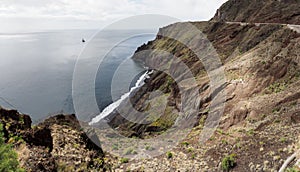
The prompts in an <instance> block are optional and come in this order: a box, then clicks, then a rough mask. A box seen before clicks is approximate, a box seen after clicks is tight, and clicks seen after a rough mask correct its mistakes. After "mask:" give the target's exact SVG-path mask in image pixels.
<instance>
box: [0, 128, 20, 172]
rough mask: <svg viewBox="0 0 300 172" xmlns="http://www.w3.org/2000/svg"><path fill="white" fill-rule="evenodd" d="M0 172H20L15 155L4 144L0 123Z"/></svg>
mask: <svg viewBox="0 0 300 172" xmlns="http://www.w3.org/2000/svg"><path fill="white" fill-rule="evenodd" d="M0 171H3V172H21V171H25V170H23V169H21V168H19V162H18V157H17V153H16V152H15V151H14V150H13V149H12V146H11V145H10V144H6V143H5V141H4V136H3V125H2V124H1V123H0Z"/></svg>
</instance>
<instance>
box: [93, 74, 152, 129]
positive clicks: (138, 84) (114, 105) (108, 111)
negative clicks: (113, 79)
mask: <svg viewBox="0 0 300 172" xmlns="http://www.w3.org/2000/svg"><path fill="white" fill-rule="evenodd" d="M146 70H147V71H146V72H145V73H144V74H143V75H142V76H140V77H139V79H138V80H137V81H136V83H135V86H133V87H132V88H130V91H129V92H127V93H125V94H123V95H122V96H121V97H120V99H118V100H117V101H115V102H113V103H111V104H110V105H108V106H107V107H106V108H104V109H103V110H102V112H101V113H100V114H99V115H97V116H96V117H94V118H92V120H91V121H90V122H89V125H93V124H96V123H98V122H99V121H101V120H102V119H104V118H105V117H107V116H109V115H110V114H111V113H112V112H113V111H114V110H115V109H116V108H118V106H119V105H120V104H121V103H122V102H123V101H124V100H125V99H127V98H128V97H130V95H131V94H132V93H133V92H134V91H135V90H136V89H138V88H140V87H141V86H143V85H144V84H145V82H144V81H145V79H147V78H149V75H150V74H151V73H152V72H153V71H152V70H148V69H146Z"/></svg>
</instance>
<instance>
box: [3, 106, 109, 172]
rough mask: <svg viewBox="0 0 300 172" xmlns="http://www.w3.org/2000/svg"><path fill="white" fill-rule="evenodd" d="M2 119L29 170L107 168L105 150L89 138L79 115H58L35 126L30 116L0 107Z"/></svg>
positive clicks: (6, 133) (9, 139)
mask: <svg viewBox="0 0 300 172" xmlns="http://www.w3.org/2000/svg"><path fill="white" fill-rule="evenodd" d="M0 122H1V123H2V124H3V126H4V127H3V129H4V131H3V132H4V133H5V138H6V141H7V142H8V143H10V144H13V145H14V149H15V150H16V152H17V153H18V155H19V156H18V158H19V161H20V165H21V166H22V167H23V168H25V169H26V170H27V171H102V170H104V160H103V156H104V153H103V152H102V149H101V148H100V147H98V146H97V145H96V144H95V143H94V142H92V141H91V140H90V139H89V138H88V137H87V135H86V134H85V132H84V131H83V130H82V129H81V127H80V124H79V121H78V120H77V119H76V117H75V115H56V116H53V117H50V118H48V119H46V120H44V121H43V122H41V123H39V124H37V125H35V126H31V119H30V117H29V116H28V115H24V114H19V113H18V112H17V111H16V110H6V109H0ZM93 140H95V138H93Z"/></svg>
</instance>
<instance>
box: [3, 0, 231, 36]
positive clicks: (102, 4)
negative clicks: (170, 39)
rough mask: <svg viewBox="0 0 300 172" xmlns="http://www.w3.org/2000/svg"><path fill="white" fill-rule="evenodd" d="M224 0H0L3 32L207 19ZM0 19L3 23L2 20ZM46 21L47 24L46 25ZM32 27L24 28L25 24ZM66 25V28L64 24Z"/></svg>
mask: <svg viewBox="0 0 300 172" xmlns="http://www.w3.org/2000/svg"><path fill="white" fill-rule="evenodd" d="M225 1H226V0H214V1H207V0H181V1H174V0H160V1H157V0H56V1H52V0H26V1H20V0H0V22H1V23H2V25H3V23H4V26H2V28H1V30H0V32H1V31H2V30H5V29H6V30H11V29H19V30H20V29H24V28H28V27H29V28H30V29H33V30H34V28H36V29H41V30H42V29H45V28H46V27H48V28H49V29H62V28H66V29H69V28H93V27H101V26H100V25H105V24H108V23H110V22H112V21H115V20H118V19H121V18H125V17H128V16H133V15H141V14H162V15H168V16H171V17H175V18H179V19H181V20H207V19H209V18H210V17H212V15H213V14H214V13H215V11H216V9H217V8H218V7H219V6H220V5H221V4H222V3H224V2H225ZM1 20H2V21H1ZM47 22H48V23H47ZM29 23H30V24H31V26H26V25H28V24H29ZM64 23H67V24H68V25H66V24H64Z"/></svg>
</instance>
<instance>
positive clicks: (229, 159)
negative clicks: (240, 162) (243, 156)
mask: <svg viewBox="0 0 300 172" xmlns="http://www.w3.org/2000/svg"><path fill="white" fill-rule="evenodd" d="M235 157H236V155H235V154H231V155H228V156H226V157H225V158H223V159H222V169H223V171H229V170H230V169H232V168H233V167H235V165H236V162H235Z"/></svg>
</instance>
